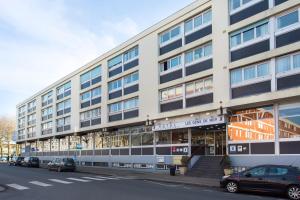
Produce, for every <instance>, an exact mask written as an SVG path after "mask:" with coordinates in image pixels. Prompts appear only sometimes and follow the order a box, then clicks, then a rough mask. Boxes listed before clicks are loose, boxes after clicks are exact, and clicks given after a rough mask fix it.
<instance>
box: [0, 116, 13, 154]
mask: <svg viewBox="0 0 300 200" xmlns="http://www.w3.org/2000/svg"><path fill="white" fill-rule="evenodd" d="M15 124H16V123H15V121H14V120H13V119H11V118H7V117H0V154H1V157H2V156H3V148H4V146H5V145H7V148H8V155H9V154H10V152H9V146H10V142H11V141H12V135H13V133H14V131H15V127H16V125H15Z"/></svg>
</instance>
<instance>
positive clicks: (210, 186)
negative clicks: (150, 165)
mask: <svg viewBox="0 0 300 200" xmlns="http://www.w3.org/2000/svg"><path fill="white" fill-rule="evenodd" d="M137 179H138V180H145V181H152V182H159V183H171V184H178V185H190V186H196V187H206V188H207V187H209V188H219V186H214V185H205V184H197V183H188V182H179V181H168V180H157V179H151V178H137Z"/></svg>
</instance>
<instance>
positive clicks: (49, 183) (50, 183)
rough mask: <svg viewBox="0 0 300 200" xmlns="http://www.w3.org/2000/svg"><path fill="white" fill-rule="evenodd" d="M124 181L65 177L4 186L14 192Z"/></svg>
mask: <svg viewBox="0 0 300 200" xmlns="http://www.w3.org/2000/svg"><path fill="white" fill-rule="evenodd" d="M122 179H125V178H123V177H107V176H91V177H89V176H84V177H67V178H61V179H47V180H45V181H41V180H32V181H29V182H28V183H25V184H22V185H21V184H17V183H10V184H6V186H8V187H9V188H12V189H15V190H20V191H22V190H29V189H31V188H32V186H38V187H53V186H55V185H61V184H65V185H69V184H74V183H88V182H92V181H109V180H122Z"/></svg>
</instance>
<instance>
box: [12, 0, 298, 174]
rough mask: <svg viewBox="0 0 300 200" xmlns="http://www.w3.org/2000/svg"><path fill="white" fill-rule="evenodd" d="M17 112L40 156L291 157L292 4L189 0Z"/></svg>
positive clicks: (255, 160) (147, 162)
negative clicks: (188, 3) (166, 16)
mask: <svg viewBox="0 0 300 200" xmlns="http://www.w3.org/2000/svg"><path fill="white" fill-rule="evenodd" d="M17 121H18V125H17V131H18V144H19V145H20V146H21V149H22V152H23V154H25V155H36V156H39V157H40V159H41V160H43V161H45V162H46V161H49V160H52V159H53V157H57V156H70V157H74V158H76V160H77V161H78V162H79V163H80V164H82V165H89V166H106V167H122V168H135V169H143V170H166V169H168V165H169V164H172V163H173V158H174V157H175V156H180V155H185V156H192V157H193V158H194V159H198V158H200V157H201V156H222V155H225V154H228V155H229V156H230V158H231V160H232V165H234V166H252V165H256V164H263V163H264V164H265V163H267V164H271V163H276V164H293V165H297V166H300V159H299V155H300V2H299V0H197V1H195V2H193V3H192V4H190V5H188V6H187V7H185V8H183V9H181V10H179V11H178V12H176V13H174V14H173V15H171V16H169V17H168V18H166V19H163V20H162V21H160V22H159V23H157V24H155V25H153V26H152V27H150V28H148V29H146V30H145V31H143V32H142V33H140V34H138V35H136V36H135V37H133V38H131V39H129V40H128V41H126V42H125V43H123V44H121V45H119V46H118V47H116V48H114V49H112V50H111V51H109V52H107V53H105V54H103V55H101V56H99V57H98V58H97V59H95V60H93V61H91V62H89V63H88V64H86V65H85V66H83V67H81V68H79V69H78V70H76V71H75V72H72V73H70V74H69V75H67V76H65V77H64V78H62V79H60V80H59V81H57V82H55V83H54V84H52V85H50V86H48V87H47V88H45V89H44V90H42V91H40V92H38V93H37V94H35V95H33V96H32V97H30V98H29V99H27V100H25V101H23V102H22V103H20V104H19V105H17ZM193 162H194V161H193Z"/></svg>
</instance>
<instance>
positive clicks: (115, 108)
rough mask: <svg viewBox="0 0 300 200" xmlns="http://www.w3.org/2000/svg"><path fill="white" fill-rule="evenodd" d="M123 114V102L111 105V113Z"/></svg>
mask: <svg viewBox="0 0 300 200" xmlns="http://www.w3.org/2000/svg"><path fill="white" fill-rule="evenodd" d="M119 112H122V102H118V103H113V104H110V105H109V113H119Z"/></svg>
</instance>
